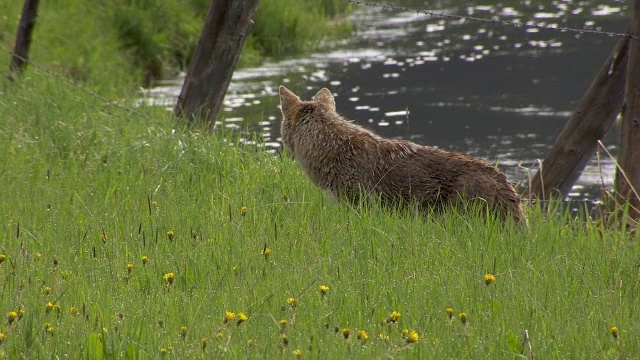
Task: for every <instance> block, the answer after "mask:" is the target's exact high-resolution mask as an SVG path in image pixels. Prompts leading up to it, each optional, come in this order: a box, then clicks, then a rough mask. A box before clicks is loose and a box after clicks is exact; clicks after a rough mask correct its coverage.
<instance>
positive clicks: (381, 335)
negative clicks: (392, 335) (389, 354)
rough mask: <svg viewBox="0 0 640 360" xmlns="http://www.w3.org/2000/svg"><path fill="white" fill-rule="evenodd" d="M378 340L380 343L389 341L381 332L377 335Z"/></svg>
mask: <svg viewBox="0 0 640 360" xmlns="http://www.w3.org/2000/svg"><path fill="white" fill-rule="evenodd" d="M378 339H380V340H382V341H389V335H387V334H385V333H383V332H381V333H379V334H378Z"/></svg>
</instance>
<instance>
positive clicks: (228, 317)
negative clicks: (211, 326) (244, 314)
mask: <svg viewBox="0 0 640 360" xmlns="http://www.w3.org/2000/svg"><path fill="white" fill-rule="evenodd" d="M235 318H236V313H234V312H233V311H231V310H227V311H225V312H224V319H223V320H222V322H223V323H225V324H226V323H228V322H230V321H233V320H234V319H235Z"/></svg>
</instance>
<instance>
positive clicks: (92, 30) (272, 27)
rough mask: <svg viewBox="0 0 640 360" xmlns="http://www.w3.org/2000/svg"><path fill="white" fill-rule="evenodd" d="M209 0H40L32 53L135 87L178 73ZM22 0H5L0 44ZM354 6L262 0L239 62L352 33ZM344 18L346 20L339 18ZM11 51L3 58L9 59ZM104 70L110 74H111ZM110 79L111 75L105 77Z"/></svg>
mask: <svg viewBox="0 0 640 360" xmlns="http://www.w3.org/2000/svg"><path fill="white" fill-rule="evenodd" d="M209 4H210V0H193V1H187V2H183V1H178V0H167V1H165V0H149V1H141V2H131V1H128V0H109V1H101V2H100V3H91V2H78V1H73V0H63V1H57V2H55V3H51V2H41V3H40V7H39V11H38V18H37V22H36V27H35V31H34V35H33V43H32V46H31V52H30V55H31V59H32V60H33V61H34V62H36V63H39V64H41V65H43V66H46V67H49V68H52V69H53V70H54V71H57V72H60V73H62V74H64V75H65V76H68V77H70V78H72V79H74V80H76V81H79V82H81V83H85V84H91V85H92V86H99V87H101V88H103V89H104V88H108V87H113V88H116V89H121V88H123V87H135V86H139V85H142V84H144V85H149V84H151V83H153V81H155V80H158V79H163V78H169V77H173V76H175V74H177V73H178V72H179V71H183V70H185V69H186V67H187V66H188V63H189V61H190V59H191V56H192V54H193V52H194V50H195V47H196V45H197V42H198V38H199V35H200V30H201V28H202V24H203V21H204V18H205V16H206V13H207V11H208V8H209ZM21 9H22V1H9V2H3V3H1V4H0V14H3V15H4V16H2V17H0V44H1V45H2V46H3V47H5V48H8V49H13V44H14V41H15V32H16V29H17V24H18V22H19V20H20V12H21ZM349 12H350V7H349V6H348V4H347V3H346V2H344V1H340V0H315V1H305V2H300V1H296V0H277V1H263V2H261V3H260V5H259V8H258V11H257V14H256V17H255V24H254V26H253V29H252V31H251V34H250V35H249V37H248V38H247V41H246V43H245V47H244V49H243V54H242V56H241V58H240V64H239V65H240V66H247V65H255V64H257V63H260V62H261V61H264V59H265V58H274V57H275V58H278V57H283V56H295V55H297V54H300V53H302V52H305V51H308V50H310V49H315V48H318V47H319V46H320V45H321V43H322V42H323V41H325V40H328V39H332V38H334V39H335V38H338V37H341V36H347V34H348V33H349V31H350V25H349V24H348V22H347V21H344V18H345V15H346V14H348V13H349ZM341 19H342V20H341ZM7 56H8V55H5V56H2V57H1V58H2V59H3V60H2V63H0V65H1V66H3V67H5V65H4V64H6V66H8V63H9V62H8V61H7V60H5V59H7ZM101 74H110V75H109V76H108V77H107V78H106V79H105V77H104V76H101ZM105 80H107V81H106V82H105Z"/></svg>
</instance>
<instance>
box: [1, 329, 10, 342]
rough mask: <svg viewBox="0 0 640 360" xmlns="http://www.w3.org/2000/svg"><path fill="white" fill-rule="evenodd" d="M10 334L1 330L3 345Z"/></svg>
mask: <svg viewBox="0 0 640 360" xmlns="http://www.w3.org/2000/svg"><path fill="white" fill-rule="evenodd" d="M8 336H9V334H8V333H6V332H0V345H2V343H3V342H4V341H5V340H6V339H7V337H8Z"/></svg>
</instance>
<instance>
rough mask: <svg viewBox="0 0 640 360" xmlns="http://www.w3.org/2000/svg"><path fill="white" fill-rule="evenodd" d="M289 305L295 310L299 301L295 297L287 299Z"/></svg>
mask: <svg viewBox="0 0 640 360" xmlns="http://www.w3.org/2000/svg"><path fill="white" fill-rule="evenodd" d="M287 304H289V306H291V307H292V308H295V307H296V306H297V305H298V300H297V299H296V298H294V297H290V298H288V299H287Z"/></svg>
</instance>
